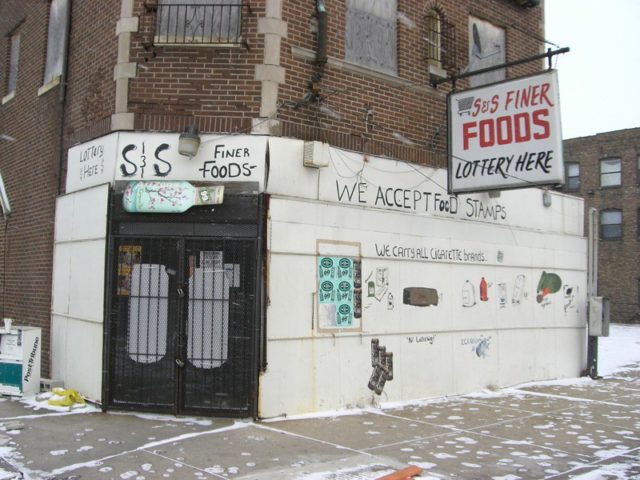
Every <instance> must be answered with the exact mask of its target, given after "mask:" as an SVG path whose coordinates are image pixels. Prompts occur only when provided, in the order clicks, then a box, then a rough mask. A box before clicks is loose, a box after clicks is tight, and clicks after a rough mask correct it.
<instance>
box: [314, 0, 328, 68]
mask: <svg viewBox="0 0 640 480" xmlns="http://www.w3.org/2000/svg"><path fill="white" fill-rule="evenodd" d="M316 16H317V18H318V40H317V48H316V62H315V63H316V65H318V66H319V67H320V73H319V75H320V77H322V73H323V70H324V66H325V64H326V63H327V23H328V22H327V8H326V7H325V4H324V0H316Z"/></svg>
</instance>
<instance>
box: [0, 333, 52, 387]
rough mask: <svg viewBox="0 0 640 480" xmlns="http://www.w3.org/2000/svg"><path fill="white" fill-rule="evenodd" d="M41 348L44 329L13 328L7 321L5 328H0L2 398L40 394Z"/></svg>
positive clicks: (0, 383)
mask: <svg viewBox="0 0 640 480" xmlns="http://www.w3.org/2000/svg"><path fill="white" fill-rule="evenodd" d="M7 327H8V328H7ZM41 347H42V332H41V329H40V328H36V327H11V326H10V322H6V321H5V328H0V394H3V395H16V396H22V395H34V394H36V393H38V392H39V391H40V355H41V351H42V348H41Z"/></svg>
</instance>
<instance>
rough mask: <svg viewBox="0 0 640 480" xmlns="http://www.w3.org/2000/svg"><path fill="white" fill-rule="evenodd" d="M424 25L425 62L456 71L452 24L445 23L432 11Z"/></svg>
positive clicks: (440, 16) (439, 14)
mask: <svg viewBox="0 0 640 480" xmlns="http://www.w3.org/2000/svg"><path fill="white" fill-rule="evenodd" d="M424 24H425V37H424V41H425V44H426V48H425V52H426V60H427V62H428V63H429V64H432V65H437V66H438V67H441V68H444V69H445V70H452V69H456V68H457V61H456V55H455V52H456V50H455V44H456V43H455V40H456V38H455V28H454V25H453V23H450V22H447V21H446V20H445V19H444V18H443V16H442V14H441V13H440V12H438V11H437V10H432V11H430V12H429V13H428V14H427V15H426V16H425V23H424Z"/></svg>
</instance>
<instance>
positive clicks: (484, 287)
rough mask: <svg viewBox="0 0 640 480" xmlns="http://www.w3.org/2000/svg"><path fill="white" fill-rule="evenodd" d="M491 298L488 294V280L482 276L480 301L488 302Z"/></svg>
mask: <svg viewBox="0 0 640 480" xmlns="http://www.w3.org/2000/svg"><path fill="white" fill-rule="evenodd" d="M487 300H489V296H488V295H487V281H486V280H485V279H484V277H482V279H481V280H480V301H482V302H486V301H487Z"/></svg>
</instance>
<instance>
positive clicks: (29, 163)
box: [0, 0, 62, 376]
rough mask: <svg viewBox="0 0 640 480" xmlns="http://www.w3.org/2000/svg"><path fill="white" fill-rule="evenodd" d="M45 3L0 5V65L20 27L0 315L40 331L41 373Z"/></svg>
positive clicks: (45, 256)
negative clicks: (9, 207)
mask: <svg viewBox="0 0 640 480" xmlns="http://www.w3.org/2000/svg"><path fill="white" fill-rule="evenodd" d="M47 25H48V3H47V2H42V1H29V2H25V1H23V0H5V1H3V2H2V5H1V9H0V55H1V60H0V65H3V66H4V65H7V63H8V58H7V56H8V53H9V51H8V48H9V47H8V42H9V40H10V39H9V37H7V36H6V34H7V33H8V32H11V31H12V30H13V29H14V28H16V26H18V30H17V31H18V32H19V33H20V57H19V58H20V63H19V71H18V80H17V86H16V94H15V98H13V100H11V101H9V102H8V103H5V104H4V105H2V106H0V133H3V134H6V135H10V136H12V137H14V138H15V139H16V141H15V142H6V141H2V140H0V171H1V172H2V176H3V177H4V181H5V185H6V187H7V191H8V195H9V198H10V201H11V206H12V209H13V213H12V215H11V217H10V218H9V220H8V221H5V220H0V223H1V226H0V229H1V231H2V233H1V234H0V249H1V252H2V262H1V266H2V270H1V271H0V304H1V307H0V315H4V316H5V317H10V318H13V319H14V323H15V324H18V325H32V326H37V327H41V328H42V329H43V339H42V340H43V341H42V369H43V370H42V374H43V376H47V375H48V372H49V364H48V358H49V348H50V338H49V314H50V301H51V300H50V299H51V265H52V256H51V251H52V247H51V246H52V241H53V219H54V211H55V199H56V195H57V188H58V171H59V164H60V140H59V139H60V126H59V125H60V119H61V115H62V108H61V104H60V102H59V97H58V88H54V89H52V90H50V91H49V92H47V93H45V94H44V95H41V96H38V94H37V92H38V89H39V88H40V87H41V86H42V81H43V78H44V65H45V58H46V57H45V56H46V39H47ZM6 71H7V70H6V69H5V68H3V69H2V72H1V73H0V76H1V78H0V85H1V86H2V96H4V95H6V93H7V89H6V86H7V79H6Z"/></svg>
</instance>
